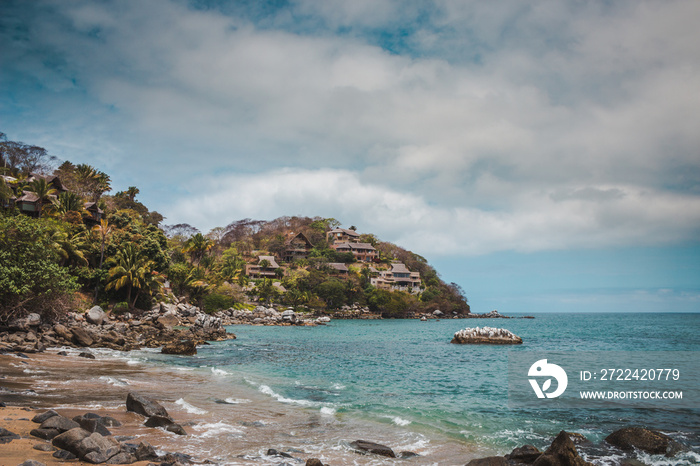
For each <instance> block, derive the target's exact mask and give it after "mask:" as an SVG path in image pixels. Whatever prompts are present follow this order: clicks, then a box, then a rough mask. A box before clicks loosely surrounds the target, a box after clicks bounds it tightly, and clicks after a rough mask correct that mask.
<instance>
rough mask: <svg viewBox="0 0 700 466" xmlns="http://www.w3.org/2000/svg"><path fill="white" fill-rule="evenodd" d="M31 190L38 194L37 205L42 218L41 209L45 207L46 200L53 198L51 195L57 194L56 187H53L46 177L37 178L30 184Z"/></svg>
mask: <svg viewBox="0 0 700 466" xmlns="http://www.w3.org/2000/svg"><path fill="white" fill-rule="evenodd" d="M29 191H30V192H32V193H34V194H36V197H37V198H38V199H37V201H36V206H37V212H39V218H41V209H42V208H43V207H44V201H45V200H49V199H51V196H54V195H55V194H56V189H55V188H52V187H51V185H50V184H49V183H47V182H46V180H45V179H44V178H36V179H35V180H34V181H32V182H31V183H30V184H29Z"/></svg>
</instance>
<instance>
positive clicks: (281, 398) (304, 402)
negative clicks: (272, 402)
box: [258, 385, 320, 406]
mask: <svg viewBox="0 0 700 466" xmlns="http://www.w3.org/2000/svg"><path fill="white" fill-rule="evenodd" d="M258 390H260V393H263V394H265V395H268V396H271V397H272V398H274V399H276V400H277V401H279V402H280V403H287V404H295V405H299V406H319V405H320V403H316V402H314V401H309V400H295V399H293V398H286V397H284V396H282V395H280V394H279V393H277V392H275V391H274V390H273V389H271V388H270V387H268V386H267V385H260V386H259V387H258Z"/></svg>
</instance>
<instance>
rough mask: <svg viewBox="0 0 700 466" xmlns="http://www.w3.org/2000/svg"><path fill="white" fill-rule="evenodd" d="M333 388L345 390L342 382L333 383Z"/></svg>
mask: <svg viewBox="0 0 700 466" xmlns="http://www.w3.org/2000/svg"><path fill="white" fill-rule="evenodd" d="M333 390H345V385H343V384H342V383H334V384H333Z"/></svg>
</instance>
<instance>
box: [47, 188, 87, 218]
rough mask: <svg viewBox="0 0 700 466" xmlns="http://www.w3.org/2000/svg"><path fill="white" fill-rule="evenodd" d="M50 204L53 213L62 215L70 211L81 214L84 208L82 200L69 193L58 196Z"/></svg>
mask: <svg viewBox="0 0 700 466" xmlns="http://www.w3.org/2000/svg"><path fill="white" fill-rule="evenodd" d="M51 202H52V204H53V207H54V209H55V211H56V212H58V213H59V214H62V215H65V214H67V213H68V212H71V211H75V212H82V211H83V209H84V208H85V206H84V204H83V199H82V198H81V197H80V196H78V195H77V194H75V193H73V192H70V191H66V192H65V193H61V194H59V195H58V198H57V199H53V200H52V201H51Z"/></svg>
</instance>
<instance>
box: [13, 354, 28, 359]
mask: <svg viewBox="0 0 700 466" xmlns="http://www.w3.org/2000/svg"><path fill="white" fill-rule="evenodd" d="M16 356H17V357H19V358H22V359H29V356H27V355H26V354H24V353H17V354H16Z"/></svg>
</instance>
